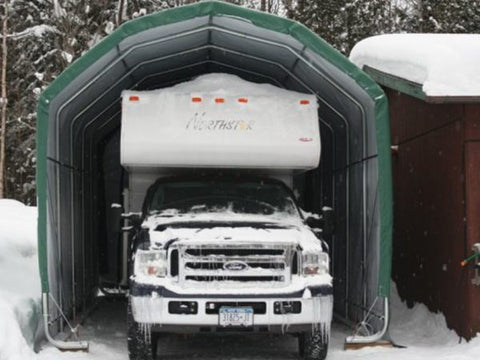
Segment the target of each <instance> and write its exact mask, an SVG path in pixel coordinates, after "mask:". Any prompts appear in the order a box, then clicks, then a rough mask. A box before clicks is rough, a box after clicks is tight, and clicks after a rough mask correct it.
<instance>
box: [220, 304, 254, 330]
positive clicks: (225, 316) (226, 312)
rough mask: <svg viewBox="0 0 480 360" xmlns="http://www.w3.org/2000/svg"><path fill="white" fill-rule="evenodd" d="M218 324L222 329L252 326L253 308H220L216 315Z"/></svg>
mask: <svg viewBox="0 0 480 360" xmlns="http://www.w3.org/2000/svg"><path fill="white" fill-rule="evenodd" d="M218 316H219V319H218V323H219V325H220V326H222V327H229V326H237V327H251V326H253V308H251V307H224V306H223V307H221V308H220V311H219V313H218Z"/></svg>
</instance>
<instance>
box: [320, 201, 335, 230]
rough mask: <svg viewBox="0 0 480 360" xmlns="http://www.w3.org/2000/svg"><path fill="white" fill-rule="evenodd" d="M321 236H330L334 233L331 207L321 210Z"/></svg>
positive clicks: (333, 214)
mask: <svg viewBox="0 0 480 360" xmlns="http://www.w3.org/2000/svg"><path fill="white" fill-rule="evenodd" d="M322 219H323V227H322V228H323V235H325V236H331V235H333V234H334V233H335V212H334V211H333V209H332V208H331V207H327V206H325V207H323V208H322Z"/></svg>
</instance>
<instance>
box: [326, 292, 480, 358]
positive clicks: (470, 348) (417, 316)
mask: <svg viewBox="0 0 480 360" xmlns="http://www.w3.org/2000/svg"><path fill="white" fill-rule="evenodd" d="M390 304H391V307H390V309H391V316H392V317H391V322H390V328H389V332H390V335H391V337H392V339H393V341H394V342H395V343H396V344H398V345H402V346H405V347H406V348H405V349H396V348H393V349H390V348H385V349H382V348H375V347H369V348H364V349H362V350H356V351H346V352H345V351H343V349H340V347H341V346H342V345H343V341H344V340H345V337H344V336H342V335H343V334H339V332H338V331H339V329H338V328H336V329H335V328H334V330H333V335H332V336H333V341H332V343H333V344H332V345H333V346H332V350H331V351H330V353H329V360H340V359H342V360H343V359H355V360H360V359H365V360H367V359H368V360H384V359H389V360H396V359H398V360H424V359H436V360H453V359H455V360H474V359H478V354H480V336H477V337H476V338H474V339H473V340H471V341H470V342H468V343H467V342H466V341H465V340H464V339H460V337H459V336H458V335H457V334H456V332H455V331H453V330H450V329H448V327H447V323H446V321H445V316H444V315H443V314H441V313H432V312H430V311H429V310H428V308H427V307H426V306H425V305H423V304H415V305H414V307H413V308H411V309H409V308H407V306H406V304H405V303H404V302H402V301H401V300H400V297H399V295H398V293H397V289H396V286H395V284H392V292H391V296H390ZM460 342H461V343H460Z"/></svg>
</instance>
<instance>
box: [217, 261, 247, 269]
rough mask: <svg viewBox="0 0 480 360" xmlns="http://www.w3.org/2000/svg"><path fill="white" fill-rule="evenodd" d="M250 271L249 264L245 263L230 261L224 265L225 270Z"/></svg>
mask: <svg viewBox="0 0 480 360" xmlns="http://www.w3.org/2000/svg"><path fill="white" fill-rule="evenodd" d="M246 269H248V264H247V263H244V262H243V261H229V262H226V263H225V264H223V270H228V271H242V270H246Z"/></svg>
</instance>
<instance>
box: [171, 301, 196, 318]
mask: <svg viewBox="0 0 480 360" xmlns="http://www.w3.org/2000/svg"><path fill="white" fill-rule="evenodd" d="M168 312H169V313H170V314H185V315H195V314H197V313H198V303H197V302H196V301H170V302H169V303H168Z"/></svg>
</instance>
